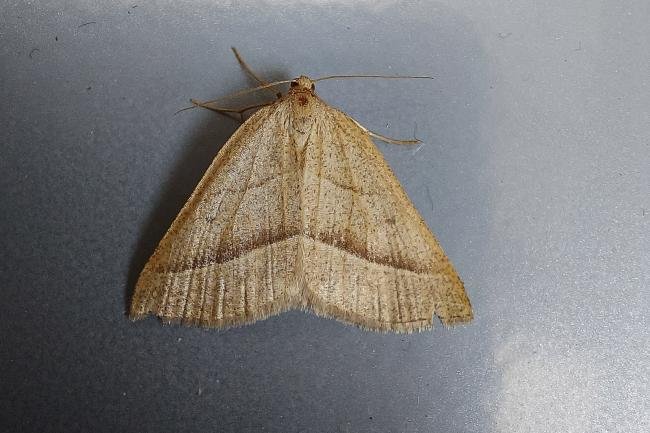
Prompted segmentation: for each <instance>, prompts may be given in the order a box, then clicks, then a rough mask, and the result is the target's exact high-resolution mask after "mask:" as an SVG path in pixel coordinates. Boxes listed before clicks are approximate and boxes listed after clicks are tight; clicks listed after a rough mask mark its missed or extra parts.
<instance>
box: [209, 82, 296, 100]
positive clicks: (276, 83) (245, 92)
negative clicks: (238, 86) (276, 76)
mask: <svg viewBox="0 0 650 433" xmlns="http://www.w3.org/2000/svg"><path fill="white" fill-rule="evenodd" d="M291 81H293V80H282V81H274V82H272V83H268V84H264V85H262V86H257V87H253V88H251V89H245V90H240V91H239V92H235V93H231V94H230V95H226V96H222V97H220V98H217V99H211V100H209V101H203V103H204V104H210V103H212V102H217V101H220V100H222V99H227V98H234V97H236V96H241V95H247V94H249V93H253V92H257V91H258V90H263V89H268V88H270V87H275V86H279V85H280V84H289V83H290V82H291Z"/></svg>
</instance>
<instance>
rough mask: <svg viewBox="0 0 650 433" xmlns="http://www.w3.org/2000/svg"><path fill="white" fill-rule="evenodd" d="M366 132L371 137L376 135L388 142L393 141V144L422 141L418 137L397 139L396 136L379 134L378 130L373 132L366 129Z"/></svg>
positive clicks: (418, 142) (377, 137)
mask: <svg viewBox="0 0 650 433" xmlns="http://www.w3.org/2000/svg"><path fill="white" fill-rule="evenodd" d="M364 129H365V128H364ZM366 132H367V133H368V135H370V136H371V137H375V138H376V139H378V140H381V141H385V142H386V143H391V144H420V143H422V142H421V141H420V140H418V139H417V138H415V139H413V140H397V139H395V138H390V137H386V136H385V135H381V134H377V133H376V132H372V131H371V130H369V129H366Z"/></svg>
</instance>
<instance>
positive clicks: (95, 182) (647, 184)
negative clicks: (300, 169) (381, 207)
mask: <svg viewBox="0 0 650 433" xmlns="http://www.w3.org/2000/svg"><path fill="white" fill-rule="evenodd" d="M0 3H1V4H0V6H1V7H0V122H1V123H0V143H1V147H0V152H1V153H0V199H1V208H0V241H1V242H2V248H0V290H1V294H2V299H1V301H0V331H1V335H0V430H1V431H67V432H71V431H94V432H102V431H106V432H114V431H133V432H144V431H156V432H172V431H173V432H177V431H188V432H189V431H224V432H259V431H267V432H351V433H352V432H647V431H650V397H649V395H650V387H649V384H648V380H649V379H648V377H649V376H650V349H649V347H650V336H649V331H648V327H649V325H650V323H649V320H648V312H649V303H650V295H649V283H650V253H649V247H648V246H649V245H650V236H649V232H650V230H649V220H650V174H649V172H650V171H649V167H650V145H649V143H650V138H649V137H650V85H649V82H650V48H649V47H650V25H649V23H650V2H648V1H647V0H636V1H625V2H618V1H587V0H582V1H572V2H567V1H565V0H562V1H560V0H558V1H519V2H513V1H490V2H469V1H457V0H453V1H452V0H450V1H444V2H425V1H420V2H417V1H416V2H399V4H398V3H397V2H391V1H383V2H376V1H372V2H370V1H368V2H363V1H362V2H354V3H353V2H352V1H347V0H339V1H336V0H331V1H327V0H322V1H319V2H312V3H311V5H310V4H309V3H298V2H294V1H291V0H282V1H272V2H264V3H263V2H253V1H242V2H235V1H233V2H223V3H220V2H214V1H150V2H139V1H138V0H132V1H130V2H124V1H112V2H93V1H87V0H83V1H82V0H78V1H67V2H65V1H49V2H45V1H42V2H38V1H37V2H24V1H17V2H12V1H6V0H5V1H2V2H0ZM136 5H137V7H136ZM89 22H92V23H90V24H87V25H83V24H85V23H89ZM231 45H235V46H237V47H238V48H239V49H240V51H241V53H242V54H243V55H244V56H245V58H246V59H247V60H248V61H249V63H250V64H251V65H252V66H253V67H254V68H255V69H256V70H257V71H258V72H259V73H260V74H261V75H264V76H265V77H268V78H269V79H286V78H291V77H294V76H297V75H299V74H307V75H310V76H312V77H315V76H320V75H326V74H351V73H372V74H431V75H433V76H435V77H436V79H435V80H433V81H416V80H413V81H401V82H398V81H390V80H383V81H381V80H348V81H337V82H334V81H330V82H324V83H321V84H320V85H319V86H318V89H317V90H318V92H319V94H320V96H321V97H322V98H323V99H325V100H326V101H328V102H329V103H330V104H332V105H334V106H336V107H339V108H341V109H343V110H344V111H346V112H347V113H349V114H350V115H352V116H354V117H355V118H356V119H358V120H359V121H360V122H361V123H362V124H364V125H366V126H367V127H368V128H370V129H374V130H376V131H377V132H379V133H382V134H386V135H389V136H393V137H398V138H400V137H401V138H409V137H411V136H413V134H414V133H415V134H416V135H417V136H418V137H419V138H421V139H422V140H423V141H424V145H423V146H422V147H421V148H419V149H405V148H398V147H394V146H390V145H385V144H381V143H380V144H378V146H379V147H380V149H381V150H382V152H384V154H385V155H386V157H387V159H388V161H389V163H390V164H391V166H392V167H393V168H394V171H395V173H396V174H397V176H398V177H399V179H400V180H401V182H402V184H403V185H404V188H405V189H406V191H407V192H408V194H409V195H410V197H411V198H412V200H413V202H414V203H415V205H416V206H417V208H418V209H419V210H420V211H421V212H422V214H423V216H424V217H425V219H426V221H427V223H428V224H429V226H430V227H431V228H432V230H433V232H434V233H435V234H436V235H437V236H438V238H439V240H440V242H441V244H442V245H443V247H444V249H445V250H446V252H447V253H448V255H449V256H450V258H451V259H452V261H453V263H454V264H455V265H456V268H457V269H458V271H459V273H460V274H461V276H462V278H463V280H464V281H465V283H466V286H467V290H468V294H469V296H470V298H471V300H472V303H473V305H474V309H475V313H476V320H475V321H474V322H473V323H472V324H471V325H469V326H465V327H459V328H454V329H451V330H448V329H444V328H443V327H442V326H438V327H437V328H436V329H435V330H433V331H432V332H424V333H421V334H415V335H392V334H387V335H382V334H376V333H372V332H365V331H362V330H359V329H357V328H354V327H350V326H345V325H342V324H340V323H338V322H335V321H332V320H325V319H319V318H316V317H314V316H313V315H311V314H305V313H301V312H292V313H287V314H283V315H280V316H277V317H274V318H272V319H269V320H267V321H264V322H260V323H258V324H255V325H253V326H247V327H243V328H239V329H234V330H230V331H227V332H217V331H214V330H209V331H206V330H201V329H196V328H183V327H177V326H161V324H160V323H159V322H158V321H157V320H155V319H149V320H146V321H143V322H138V323H132V322H130V321H129V320H127V318H126V317H125V307H126V305H127V303H128V298H129V296H130V293H131V290H132V287H133V284H134V282H135V279H136V278H137V275H138V273H139V271H140V269H141V267H142V265H143V264H144V262H145V260H146V259H147V257H148V256H149V254H150V253H151V252H152V251H153V248H154V247H155V245H156V243H157V242H158V240H159V239H160V237H161V236H162V235H163V233H164V232H165V230H166V229H167V227H168V226H169V224H170V223H171V221H172V219H173V218H174V216H175V215H176V213H177V212H178V210H179V209H180V207H181V206H182V204H183V203H184V201H185V199H186V198H187V197H188V195H189V194H190V192H191V191H192V189H193V187H194V185H195V184H196V183H197V181H198V179H199V178H200V177H201V175H202V173H203V171H204V170H205V169H206V167H207V166H208V164H209V163H210V161H211V160H212V158H213V157H214V156H215V154H216V153H217V151H218V150H219V148H220V146H221V145H222V144H223V143H224V142H225V140H226V139H227V138H228V137H229V136H230V135H231V134H232V132H233V131H234V130H235V128H236V127H237V124H236V122H233V121H230V120H228V119H224V118H223V117H220V116H218V115H216V114H214V113H210V112H199V111H197V110H194V111H190V112H185V113H182V114H179V115H176V116H173V113H174V112H175V111H176V110H178V109H179V108H182V107H184V106H185V105H186V101H187V100H188V98H190V97H198V98H212V97H217V96H220V95H225V94H228V93H231V92H235V91H237V90H240V89H242V88H246V87H249V86H250V85H251V83H250V81H248V80H247V79H246V77H245V76H244V74H243V73H242V72H241V71H240V69H239V67H238V65H237V63H236V61H235V59H234V57H233V56H232V55H231V53H230V51H229V47H230V46H231Z"/></svg>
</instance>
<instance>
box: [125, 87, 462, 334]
mask: <svg viewBox="0 0 650 433" xmlns="http://www.w3.org/2000/svg"><path fill="white" fill-rule="evenodd" d="M308 96H309V97H308V98H307V97H305V95H302V96H301V97H300V98H297V96H296V95H291V94H290V95H286V96H285V97H284V98H282V99H280V100H278V101H277V102H276V103H274V104H272V105H270V106H268V107H265V108H262V109H261V110H259V111H258V112H257V113H255V114H254V115H253V116H251V118H249V119H248V120H247V121H246V122H245V123H244V124H243V125H242V126H241V127H240V128H239V129H238V130H237V131H236V132H235V134H234V135H233V136H232V137H231V138H230V139H229V140H228V142H227V143H226V144H225V145H224V148H223V149H222V150H221V151H220V152H219V154H218V155H217V157H216V158H215V160H214V162H213V163H212V165H211V166H210V168H209V169H208V171H207V172H206V174H205V175H204V177H203V179H202V180H201V182H200V183H199V185H198V186H197V188H196V190H195V191H194V193H193V194H192V196H191V197H190V199H189V200H188V202H187V203H186V205H185V206H184V207H183V209H182V210H181V212H180V214H179V216H178V217H177V218H176V220H175V221H174V223H173V224H172V226H171V227H170V229H169V230H168V232H167V233H166V235H165V236H164V238H163V239H162V241H161V242H160V244H159V245H158V247H157V249H156V251H155V252H154V254H153V256H152V257H151V258H150V259H149V262H148V263H147V264H146V266H145V268H144V270H143V271H142V273H141V275H140V278H139V280H138V282H137V284H136V289H135V292H134V295H133V299H132V304H131V312H130V315H131V317H132V318H140V317H143V316H146V315H147V314H150V313H151V314H155V315H157V316H159V317H161V318H162V319H163V320H165V321H181V322H182V323H187V324H196V325H201V326H215V327H228V326H233V325H240V324H245V323H250V322H254V321H256V320H259V319H263V318H266V317H268V316H270V315H272V314H276V313H279V312H281V311H285V310H288V309H291V308H304V309H309V310H311V311H314V312H315V313H316V314H319V315H323V316H328V317H334V318H336V319H339V320H342V321H344V322H347V323H353V324H356V325H359V326H361V327H364V328H367V329H374V330H383V331H397V332H411V331H413V330H421V329H427V328H429V327H431V325H432V320H433V314H436V315H437V316H438V317H439V318H440V319H441V321H442V322H443V323H444V324H447V325H451V324H455V323H459V322H466V321H469V320H471V318H472V310H471V306H470V303H469V300H468V298H467V296H466V294H465V290H464V287H463V284H462V282H461V281H460V279H459V278H458V275H457V274H456V272H455V271H454V269H453V267H452V265H451V263H450V262H449V260H448V259H447V257H446V256H445V254H444V252H443V251H442V249H441V248H440V246H439V245H438V243H437V241H436V240H435V239H434V237H433V235H432V234H431V233H430V231H429V229H428V228H427V226H426V225H425V223H424V222H423V220H422V218H421V217H420V215H419V214H418V212H417V211H416V209H415V208H414V206H413V205H412V204H411V202H410V200H409V199H408V197H407V196H406V194H405V193H404V191H403V190H402V188H401V186H400V185H399V183H398V181H397V179H396V178H395V176H394V175H393V173H392V172H391V170H390V168H389V167H388V165H387V164H386V162H385V161H384V158H383V157H382V156H381V154H380V152H379V151H378V150H377V148H376V147H375V145H374V144H373V143H372V141H371V139H370V136H369V135H368V133H367V131H365V130H364V129H362V127H360V126H359V125H358V124H357V123H356V122H355V121H353V120H352V119H351V118H349V117H348V116H347V115H345V114H344V113H342V112H340V111H338V110H335V109H334V108H332V107H330V106H328V105H327V104H325V103H324V102H322V101H321V100H320V99H319V98H318V97H317V96H315V95H313V94H309V95H308Z"/></svg>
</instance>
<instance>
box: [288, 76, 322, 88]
mask: <svg viewBox="0 0 650 433" xmlns="http://www.w3.org/2000/svg"><path fill="white" fill-rule="evenodd" d="M315 88H316V85H315V84H314V82H313V81H312V80H310V79H309V77H305V76H304V75H301V76H299V77H298V78H295V79H293V80H291V91H292V92H304V91H308V92H313V91H314V89H315Z"/></svg>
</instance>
